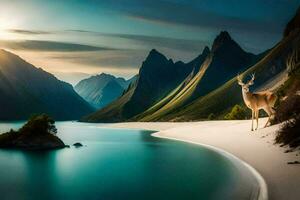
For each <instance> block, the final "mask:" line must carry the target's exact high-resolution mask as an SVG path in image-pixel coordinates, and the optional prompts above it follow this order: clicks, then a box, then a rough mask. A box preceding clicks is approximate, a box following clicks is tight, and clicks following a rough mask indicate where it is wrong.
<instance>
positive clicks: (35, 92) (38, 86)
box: [0, 50, 94, 120]
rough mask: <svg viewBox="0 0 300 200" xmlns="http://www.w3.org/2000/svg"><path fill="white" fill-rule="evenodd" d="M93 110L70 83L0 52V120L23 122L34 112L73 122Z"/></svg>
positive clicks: (9, 54) (8, 53) (13, 55)
mask: <svg viewBox="0 0 300 200" xmlns="http://www.w3.org/2000/svg"><path fill="white" fill-rule="evenodd" d="M93 111H94V109H93V108H92V107H91V106H90V105H89V104H88V103H87V102H86V101H85V100H84V99H83V98H81V97H80V96H79V95H78V94H77V93H76V92H75V91H74V89H73V87H72V86H71V85H70V84H68V83H65V82H63V81H60V80H58V79H57V78H55V77H54V76H53V75H52V74H50V73H48V72H45V71H44V70H42V69H41V68H36V67H35V66H33V65H31V64H30V63H27V62H26V61H24V60H23V59H22V58H20V57H19V56H17V55H15V54H13V53H10V52H8V51H5V50H0V120H23V119H27V118H28V117H29V116H30V115H32V114H34V113H47V114H49V115H51V116H52V117H53V118H55V119H58V120H72V119H79V118H80V117H82V116H83V115H87V114H89V113H91V112H93Z"/></svg>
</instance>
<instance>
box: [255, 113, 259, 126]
mask: <svg viewBox="0 0 300 200" xmlns="http://www.w3.org/2000/svg"><path fill="white" fill-rule="evenodd" d="M258 115H259V110H256V112H255V117H256V129H255V130H257V128H258Z"/></svg>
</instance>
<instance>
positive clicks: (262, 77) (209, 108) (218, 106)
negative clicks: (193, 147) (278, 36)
mask: <svg viewBox="0 0 300 200" xmlns="http://www.w3.org/2000/svg"><path fill="white" fill-rule="evenodd" d="M299 41H300V32H299V30H298V31H294V32H293V33H292V34H289V35H288V36H287V37H284V38H283V39H282V40H281V41H280V42H279V43H278V44H277V45H276V46H275V47H274V48H273V49H272V50H270V51H269V52H268V53H267V54H266V55H265V56H264V57H263V58H262V59H261V60H260V61H259V62H258V63H256V64H255V65H253V66H252V67H251V68H249V69H248V70H246V71H245V72H244V73H243V76H244V77H247V76H248V75H250V74H251V73H255V74H256V79H255V84H254V86H253V88H252V90H255V89H256V88H259V87H260V86H262V85H264V84H265V83H266V82H269V81H270V80H272V79H273V77H275V76H276V75H278V74H280V73H282V72H283V71H285V70H286V59H287V57H288V55H290V53H291V51H292V49H293V48H294V44H297V43H298V42H299ZM221 99H222V101H220V100H221ZM241 103H242V95H241V88H240V86H239V85H238V84H237V82H236V78H232V79H231V80H229V81H228V82H227V83H226V84H224V85H223V86H221V87H219V88H217V89H216V90H214V91H212V92H210V93H209V94H208V95H206V96H204V97H202V98H199V99H196V100H195V101H193V102H192V103H190V104H189V105H187V106H185V107H183V108H182V109H180V110H177V111H175V112H173V113H170V114H169V115H168V116H165V117H164V118H161V119H160V120H162V121H170V120H171V121H193V120H199V119H206V118H207V116H208V115H209V114H211V113H213V114H214V115H215V116H217V117H219V118H222V116H223V115H224V114H225V113H226V112H228V111H229V109H230V108H232V107H233V106H234V105H235V104H241Z"/></svg>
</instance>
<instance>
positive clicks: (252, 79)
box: [247, 73, 255, 85]
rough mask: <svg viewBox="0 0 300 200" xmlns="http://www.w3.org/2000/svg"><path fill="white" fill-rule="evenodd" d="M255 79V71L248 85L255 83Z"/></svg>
mask: <svg viewBox="0 0 300 200" xmlns="http://www.w3.org/2000/svg"><path fill="white" fill-rule="evenodd" d="M254 79H255V73H253V74H251V80H250V81H248V83H247V84H248V85H253V84H254Z"/></svg>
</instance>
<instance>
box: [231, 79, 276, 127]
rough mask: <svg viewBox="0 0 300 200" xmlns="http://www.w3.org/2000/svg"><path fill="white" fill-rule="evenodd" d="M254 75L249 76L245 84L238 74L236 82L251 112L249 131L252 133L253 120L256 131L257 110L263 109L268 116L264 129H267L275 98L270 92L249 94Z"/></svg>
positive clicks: (273, 111) (273, 112) (272, 113)
mask: <svg viewBox="0 0 300 200" xmlns="http://www.w3.org/2000/svg"><path fill="white" fill-rule="evenodd" d="M254 79H255V74H252V75H251V79H250V80H249V81H248V82H247V83H243V81H242V77H241V76H240V75H239V74H238V75H237V81H238V84H239V85H240V86H241V87H242V95H243V100H244V103H245V104H246V106H247V107H248V108H250V109H251V111H252V124H251V131H253V120H254V118H256V129H255V130H257V128H258V115H259V110H261V109H263V110H264V111H265V112H266V113H267V114H268V121H267V123H266V124H265V126H264V128H265V127H267V125H268V123H269V121H270V119H271V117H272V116H273V115H274V114H275V110H274V108H273V107H274V104H275V102H276V99H277V96H276V95H275V94H274V93H272V92H270V91H262V92H250V90H249V87H250V86H251V85H253V84H254Z"/></svg>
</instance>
